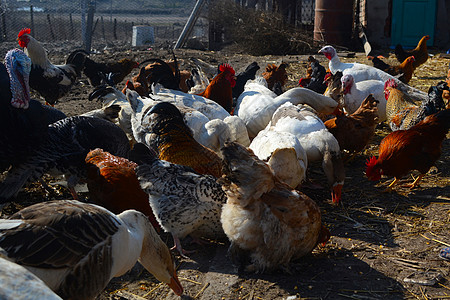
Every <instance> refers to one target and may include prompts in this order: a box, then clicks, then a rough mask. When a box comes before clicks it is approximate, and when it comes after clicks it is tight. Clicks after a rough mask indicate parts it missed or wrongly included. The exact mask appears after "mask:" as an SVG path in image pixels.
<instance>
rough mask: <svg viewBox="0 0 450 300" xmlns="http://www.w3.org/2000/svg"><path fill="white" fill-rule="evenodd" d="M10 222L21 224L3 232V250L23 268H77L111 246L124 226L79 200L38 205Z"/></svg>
mask: <svg viewBox="0 0 450 300" xmlns="http://www.w3.org/2000/svg"><path fill="white" fill-rule="evenodd" d="M10 219H12V220H15V219H18V220H21V222H20V223H19V222H18V223H17V226H16V227H13V228H9V229H0V248H1V251H2V252H4V253H5V254H6V255H7V256H8V257H9V258H11V259H14V261H15V262H17V263H19V264H21V265H25V266H32V267H37V268H73V267H75V266H76V265H77V264H78V263H79V262H80V261H81V260H82V259H83V258H85V257H86V256H89V255H92V254H94V253H95V252H97V251H98V247H104V246H107V245H108V244H110V243H111V239H110V237H111V236H112V235H113V234H114V233H116V232H117V231H118V229H119V226H120V224H121V222H120V220H118V219H117V218H116V217H115V216H113V215H112V214H111V213H109V212H108V211H106V210H105V209H103V208H100V207H98V206H94V205H87V204H82V203H79V202H76V201H50V202H45V203H38V204H36V205H32V206H30V207H27V208H25V209H23V210H21V211H19V212H17V213H15V214H14V215H12V216H11V217H10ZM8 221H10V220H6V221H5V222H8ZM1 222H3V220H2V221H1ZM104 259H107V257H104Z"/></svg>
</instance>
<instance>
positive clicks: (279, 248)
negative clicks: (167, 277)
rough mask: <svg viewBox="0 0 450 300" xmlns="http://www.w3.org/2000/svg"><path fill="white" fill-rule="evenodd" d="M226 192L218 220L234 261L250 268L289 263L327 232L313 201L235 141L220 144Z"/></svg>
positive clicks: (260, 269)
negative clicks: (228, 241) (279, 177)
mask: <svg viewBox="0 0 450 300" xmlns="http://www.w3.org/2000/svg"><path fill="white" fill-rule="evenodd" d="M222 154H223V157H224V163H223V172H224V176H223V177H222V178H220V179H219V181H218V182H219V183H221V184H222V189H223V190H224V191H225V193H226V195H227V198H228V199H227V203H226V204H225V205H224V206H223V208H222V216H221V221H222V226H223V229H224V232H225V234H226V235H227V236H228V238H229V240H230V241H231V245H230V249H229V253H230V254H231V258H232V260H233V262H234V263H237V264H239V265H240V267H244V268H245V270H246V271H249V272H255V271H256V272H263V271H265V270H273V269H277V268H283V269H285V270H286V269H288V265H289V262H290V261H291V260H292V259H296V258H299V257H301V256H304V255H306V254H308V253H310V252H311V251H312V250H313V249H314V248H315V247H316V246H317V244H318V243H325V242H326V241H327V240H328V238H329V237H330V233H329V231H328V229H326V228H325V227H324V226H323V225H322V221H321V213H320V209H319V207H318V206H317V204H316V203H315V202H314V201H313V200H312V199H311V198H309V197H308V196H306V195H304V194H302V193H301V192H298V191H295V190H292V189H291V188H290V187H289V186H288V185H286V184H285V183H282V182H281V181H280V180H279V179H278V177H276V176H275V175H274V174H273V171H272V169H271V168H270V167H269V166H268V165H267V164H266V163H265V162H263V161H261V160H260V159H258V158H257V157H256V155H254V154H253V152H252V151H251V150H249V149H247V148H245V147H244V146H242V145H240V144H237V143H228V144H226V145H225V146H224V147H223V148H222Z"/></svg>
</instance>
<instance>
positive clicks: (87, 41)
mask: <svg viewBox="0 0 450 300" xmlns="http://www.w3.org/2000/svg"><path fill="white" fill-rule="evenodd" d="M94 13H95V7H94V4H93V3H92V2H90V3H89V7H88V14H87V22H86V37H85V44H84V49H85V50H86V51H87V52H91V43H92V33H93V31H92V25H93V23H94Z"/></svg>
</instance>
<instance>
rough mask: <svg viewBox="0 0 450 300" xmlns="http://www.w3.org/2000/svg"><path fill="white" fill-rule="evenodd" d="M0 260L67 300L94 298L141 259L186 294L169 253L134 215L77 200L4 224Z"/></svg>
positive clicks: (23, 213)
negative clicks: (112, 211) (117, 212)
mask: <svg viewBox="0 0 450 300" xmlns="http://www.w3.org/2000/svg"><path fill="white" fill-rule="evenodd" d="M0 255H3V256H4V257H6V258H7V259H8V260H11V261H13V262H15V263H17V264H19V265H22V266H23V267H25V268H26V269H28V270H29V271H31V272H32V273H33V274H35V275H36V276H37V277H39V278H40V279H41V280H42V281H44V282H45V283H46V284H47V285H48V287H50V288H51V289H52V290H53V291H54V292H55V293H57V294H58V295H59V296H60V297H62V298H63V299H94V298H95V297H96V296H97V295H98V294H99V293H100V292H101V291H102V290H103V289H104V288H105V287H106V285H107V284H108V282H109V281H110V280H111V279H112V278H113V277H117V276H121V275H123V274H125V273H126V272H127V271H128V270H129V269H131V268H132V267H133V266H134V265H135V263H136V261H137V260H139V262H140V263H141V264H142V265H143V266H144V267H145V268H146V269H147V270H148V271H149V272H150V273H152V274H153V275H154V276H155V277H156V278H157V279H158V280H160V281H162V282H164V283H167V284H168V285H169V287H170V288H172V290H173V291H174V292H175V293H176V294H177V295H181V294H182V293H183V288H182V286H181V284H180V282H179V280H178V278H177V275H176V271H175V267H174V263H173V261H172V257H171V255H170V251H169V249H168V248H167V246H166V244H164V242H163V241H162V240H161V238H160V237H159V236H158V234H157V233H156V232H155V230H154V229H153V226H152V225H151V224H150V222H149V220H148V218H147V217H146V216H145V215H144V214H142V213H141V212H138V211H135V210H127V211H124V212H122V213H120V214H118V215H114V214H113V213H111V212H110V211H108V210H107V209H105V208H103V207H100V206H97V205H94V204H87V203H81V202H78V201H75V200H59V201H49V202H44V203H38V204H34V205H31V206H29V207H26V208H24V209H22V210H20V211H19V212H17V213H15V214H13V215H12V216H10V217H9V218H8V219H2V220H0Z"/></svg>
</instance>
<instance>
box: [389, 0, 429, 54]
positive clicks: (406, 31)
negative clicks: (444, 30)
mask: <svg viewBox="0 0 450 300" xmlns="http://www.w3.org/2000/svg"><path fill="white" fill-rule="evenodd" d="M436 7H437V0H393V3H392V35H391V44H392V46H395V45H397V44H401V45H402V46H404V47H413V48H414V47H416V45H417V43H418V42H419V40H420V39H421V38H422V37H423V36H424V35H429V36H430V39H429V40H428V41H427V45H428V46H432V45H433V43H434V29H435V25H436Z"/></svg>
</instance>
